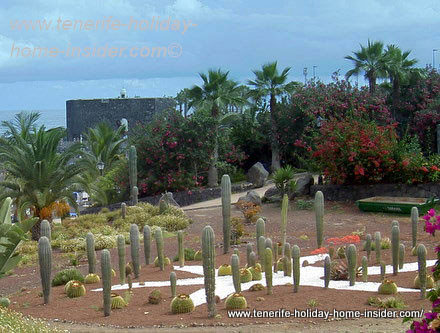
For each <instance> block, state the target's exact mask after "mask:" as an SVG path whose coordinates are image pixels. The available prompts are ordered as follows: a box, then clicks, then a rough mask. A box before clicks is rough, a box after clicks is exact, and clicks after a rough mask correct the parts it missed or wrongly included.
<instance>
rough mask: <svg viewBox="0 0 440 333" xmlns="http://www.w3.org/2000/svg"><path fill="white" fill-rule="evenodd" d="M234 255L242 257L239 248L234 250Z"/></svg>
mask: <svg viewBox="0 0 440 333" xmlns="http://www.w3.org/2000/svg"><path fill="white" fill-rule="evenodd" d="M234 254H236V255H237V256H240V252H239V251H238V249H237V248H235V249H234Z"/></svg>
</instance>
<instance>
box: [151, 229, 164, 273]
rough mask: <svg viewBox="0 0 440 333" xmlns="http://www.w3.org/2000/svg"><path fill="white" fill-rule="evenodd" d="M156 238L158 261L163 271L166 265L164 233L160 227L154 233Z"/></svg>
mask: <svg viewBox="0 0 440 333" xmlns="http://www.w3.org/2000/svg"><path fill="white" fill-rule="evenodd" d="M154 238H155V240H156V248H157V262H158V264H159V268H160V270H161V271H163V270H164V266H165V258H164V255H163V235H162V230H161V229H160V228H159V227H158V228H157V229H156V232H155V233H154Z"/></svg>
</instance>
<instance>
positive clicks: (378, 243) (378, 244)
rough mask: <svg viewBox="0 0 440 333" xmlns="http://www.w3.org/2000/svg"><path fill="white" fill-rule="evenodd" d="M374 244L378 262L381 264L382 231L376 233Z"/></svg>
mask: <svg viewBox="0 0 440 333" xmlns="http://www.w3.org/2000/svg"><path fill="white" fill-rule="evenodd" d="M374 242H375V251H376V262H377V263H380V260H381V252H380V250H381V246H382V237H381V235H380V231H376V233H375V234H374Z"/></svg>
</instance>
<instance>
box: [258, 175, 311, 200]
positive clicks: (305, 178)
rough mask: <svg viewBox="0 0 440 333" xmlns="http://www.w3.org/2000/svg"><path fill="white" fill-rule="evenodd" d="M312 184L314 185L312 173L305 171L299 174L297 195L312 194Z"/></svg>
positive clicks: (297, 177) (297, 176)
mask: <svg viewBox="0 0 440 333" xmlns="http://www.w3.org/2000/svg"><path fill="white" fill-rule="evenodd" d="M312 185H313V176H312V174H311V173H309V172H304V173H301V174H297V175H296V190H295V195H308V194H310V186H312ZM265 195H266V194H265Z"/></svg>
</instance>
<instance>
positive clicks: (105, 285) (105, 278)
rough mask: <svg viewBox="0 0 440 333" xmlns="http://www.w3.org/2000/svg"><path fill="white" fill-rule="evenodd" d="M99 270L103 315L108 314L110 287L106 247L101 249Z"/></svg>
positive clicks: (108, 255)
mask: <svg viewBox="0 0 440 333" xmlns="http://www.w3.org/2000/svg"><path fill="white" fill-rule="evenodd" d="M101 272H102V296H103V299H104V316H106V317H107V316H110V310H111V304H112V303H111V295H110V294H111V289H112V276H111V275H112V267H111V261H110V252H109V250H107V249H104V250H102V251H101Z"/></svg>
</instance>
